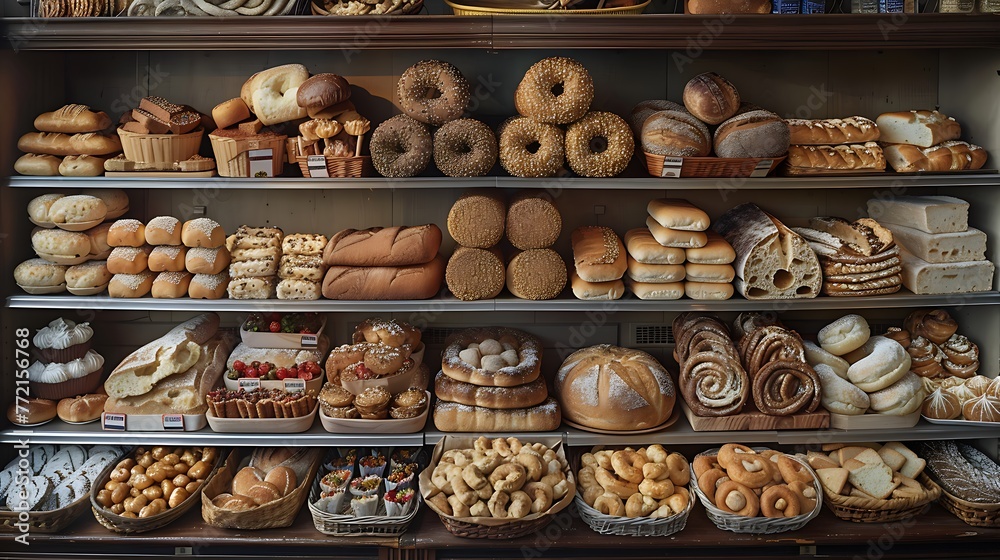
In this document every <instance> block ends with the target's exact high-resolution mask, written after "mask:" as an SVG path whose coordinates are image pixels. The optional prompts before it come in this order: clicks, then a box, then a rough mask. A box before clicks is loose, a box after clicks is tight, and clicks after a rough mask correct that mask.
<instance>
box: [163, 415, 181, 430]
mask: <svg viewBox="0 0 1000 560" xmlns="http://www.w3.org/2000/svg"><path fill="white" fill-rule="evenodd" d="M163 430H164V431H167V432H183V431H184V415H183V414H164V415H163Z"/></svg>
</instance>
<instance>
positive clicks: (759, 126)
mask: <svg viewBox="0 0 1000 560" xmlns="http://www.w3.org/2000/svg"><path fill="white" fill-rule="evenodd" d="M714 145H715V155H717V156H718V157H721V158H769V157H778V156H783V155H785V154H787V153H788V145H789V134H788V123H786V122H785V121H784V119H782V118H781V117H780V116H778V115H777V114H775V113H772V112H770V111H765V110H759V111H748V112H746V113H740V114H739V115H736V116H735V117H733V118H731V119H729V120H727V121H726V122H724V123H722V124H721V125H719V128H717V129H716V130H715V139H714Z"/></svg>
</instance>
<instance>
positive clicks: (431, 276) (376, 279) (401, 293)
mask: <svg viewBox="0 0 1000 560" xmlns="http://www.w3.org/2000/svg"><path fill="white" fill-rule="evenodd" d="M444 268H445V260H444V257H442V256H440V255H438V256H437V257H435V258H434V259H433V260H431V262H429V263H426V264H417V265H413V266H402V267H391V266H368V267H352V266H331V267H330V269H329V270H327V271H326V278H324V279H323V297H325V298H327V299H344V300H368V299H374V300H385V299H427V298H431V297H434V296H435V295H437V293H438V291H440V289H441V283H442V282H443V281H444Z"/></svg>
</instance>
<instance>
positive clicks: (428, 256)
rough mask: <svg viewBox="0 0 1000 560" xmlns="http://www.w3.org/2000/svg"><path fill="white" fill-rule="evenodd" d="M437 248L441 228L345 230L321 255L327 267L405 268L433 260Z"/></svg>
mask: <svg viewBox="0 0 1000 560" xmlns="http://www.w3.org/2000/svg"><path fill="white" fill-rule="evenodd" d="M440 248H441V228H439V227H438V226H437V225H435V224H425V225H422V226H412V227H408V226H395V227H387V228H381V227H374V228H368V229H362V230H356V229H345V230H343V231H341V232H338V233H337V234H336V235H334V236H333V237H332V238H331V239H330V242H329V243H327V245H326V249H325V250H324V251H323V262H324V263H326V264H327V265H330V266H409V265H414V264H423V263H426V262H429V261H431V260H433V259H434V257H435V256H436V255H437V253H438V249H440Z"/></svg>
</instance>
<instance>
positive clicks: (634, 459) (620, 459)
mask: <svg viewBox="0 0 1000 560" xmlns="http://www.w3.org/2000/svg"><path fill="white" fill-rule="evenodd" d="M645 463H646V461H644V460H643V459H642V457H640V456H639V454H638V453H636V452H635V451H615V452H614V453H613V454H612V455H611V466H612V467H614V469H615V474H616V475H618V476H619V477H621V478H624V479H625V480H627V481H629V482H634V483H636V484H638V483H640V482H642V466H643V465H644V464H645Z"/></svg>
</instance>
